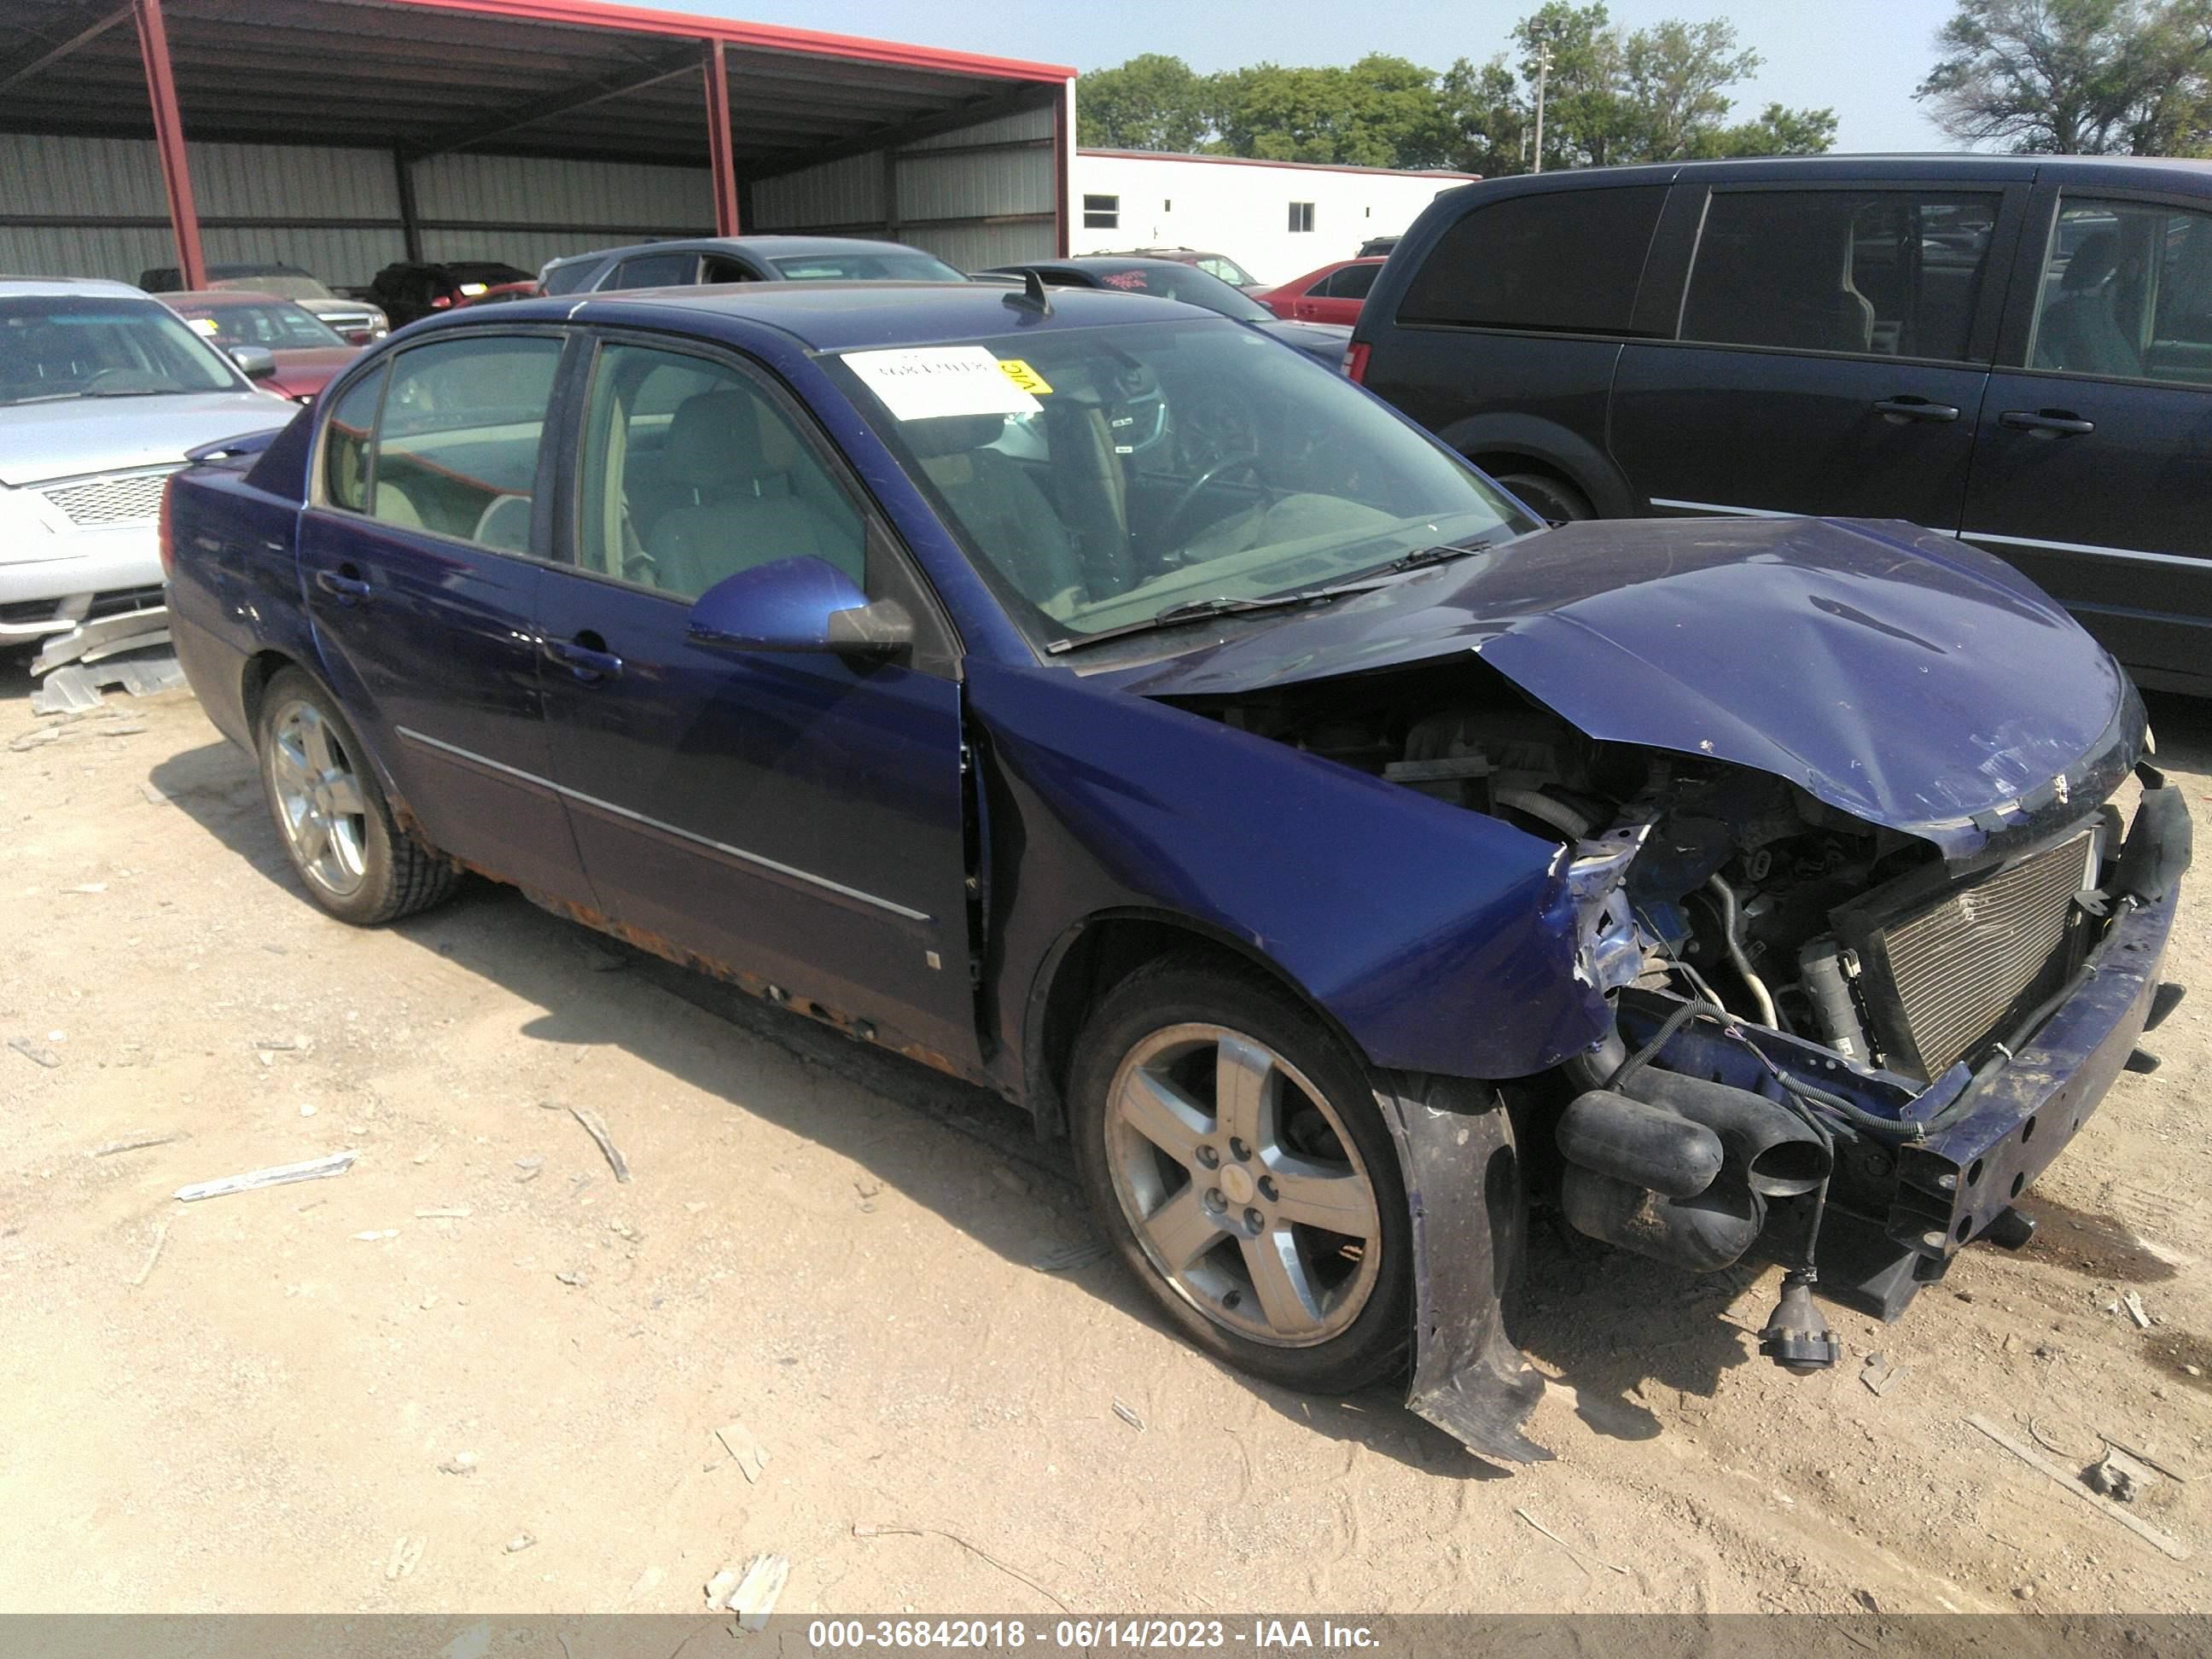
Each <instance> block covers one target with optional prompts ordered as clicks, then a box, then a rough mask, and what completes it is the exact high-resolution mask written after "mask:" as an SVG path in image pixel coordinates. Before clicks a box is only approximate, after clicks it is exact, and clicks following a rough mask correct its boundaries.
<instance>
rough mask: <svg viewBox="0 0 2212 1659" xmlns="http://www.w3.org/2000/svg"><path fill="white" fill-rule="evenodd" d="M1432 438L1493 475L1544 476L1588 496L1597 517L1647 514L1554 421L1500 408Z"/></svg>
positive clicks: (1595, 454) (1599, 458) (1626, 486)
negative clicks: (1531, 473)
mask: <svg viewBox="0 0 2212 1659" xmlns="http://www.w3.org/2000/svg"><path fill="white" fill-rule="evenodd" d="M1437 437H1439V438H1441V439H1442V440H1443V441H1444V442H1446V443H1447V444H1449V445H1450V446H1451V447H1453V448H1454V449H1455V450H1457V451H1458V452H1459V453H1461V454H1462V455H1464V456H1466V457H1467V459H1468V460H1470V461H1472V462H1473V463H1474V465H1476V466H1478V467H1480V469H1481V470H1482V471H1484V472H1486V473H1487V474H1489V475H1490V476H1491V477H1497V476H1498V474H1499V473H1501V472H1520V471H1536V472H1548V473H1550V474H1551V475H1553V477H1556V478H1558V479H1559V481H1560V482H1561V483H1568V484H1571V485H1573V486H1574V487H1575V488H1576V489H1578V490H1580V491H1581V492H1582V493H1583V495H1587V496H1589V501H1590V505H1591V506H1593V507H1595V508H1596V509H1597V510H1598V512H1599V513H1600V514H1601V516H1602V517H1605V518H1608V519H1626V518H1634V517H1636V516H1638V514H1640V513H1644V512H1645V511H1647V510H1648V509H1647V508H1646V507H1645V505H1644V501H1643V499H1642V498H1641V497H1640V496H1639V495H1638V494H1637V492H1636V490H1635V489H1634V488H1633V487H1632V485H1631V484H1630V483H1629V482H1628V479H1627V478H1626V476H1625V475H1624V474H1623V473H1622V472H1621V471H1620V468H1619V467H1618V466H1616V465H1613V459H1612V458H1611V457H1610V456H1608V455H1607V454H1606V453H1605V452H1604V451H1602V450H1601V449H1600V448H1599V447H1597V446H1596V445H1595V444H1593V443H1591V442H1590V441H1589V440H1588V439H1587V438H1584V437H1583V436H1581V435H1579V434H1577V433H1576V432H1574V431H1572V430H1571V429H1570V428H1567V427H1565V426H1561V425H1560V424H1559V423H1558V422H1554V421H1547V420H1545V419H1542V418H1541V417H1540V416H1533V415H1522V414H1516V413H1515V412H1512V411H1510V410H1500V411H1498V412H1496V413H1492V414H1487V415H1475V416H1469V417H1468V419H1466V420H1463V421H1455V422H1452V423H1451V424H1450V425H1449V426H1447V427H1444V428H1442V429H1441V430H1439V431H1438V432H1437Z"/></svg>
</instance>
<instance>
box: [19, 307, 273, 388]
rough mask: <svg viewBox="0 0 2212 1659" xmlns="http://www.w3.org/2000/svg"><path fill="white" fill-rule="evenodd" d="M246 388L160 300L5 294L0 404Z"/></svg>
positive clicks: (226, 363)
mask: <svg viewBox="0 0 2212 1659" xmlns="http://www.w3.org/2000/svg"><path fill="white" fill-rule="evenodd" d="M239 389H240V381H239V378H238V374H237V372H236V371H235V370H234V369H233V368H231V367H230V364H229V362H228V361H227V360H226V359H225V358H223V357H222V355H221V354H219V353H218V352H217V351H216V349H215V348H214V347H213V346H211V345H210V344H209V343H207V342H206V341H205V340H204V339H202V338H201V337H199V336H198V335H197V334H195V333H194V332H193V331H191V327H190V326H189V325H187V324H186V323H185V319H183V318H181V317H179V316H178V315H177V314H176V313H174V312H173V311H171V310H170V309H169V308H168V307H167V306H165V305H161V304H160V303H158V302H157V301H152V300H143V299H142V300H115V299H107V298H103V297H96V296H89V295H88V296H86V297H83V298H79V297H77V296H76V295H21V296H20V297H15V298H9V299H0V406H4V405H6V404H31V403H61V402H66V401H69V400H71V399H74V398H155V397H161V396H165V395H167V394H171V393H176V392H235V391H237V390H239Z"/></svg>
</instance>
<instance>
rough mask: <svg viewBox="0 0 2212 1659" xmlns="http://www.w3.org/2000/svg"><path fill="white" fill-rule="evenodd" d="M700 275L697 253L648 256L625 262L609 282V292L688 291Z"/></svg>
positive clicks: (616, 268) (652, 254) (619, 265)
mask: <svg viewBox="0 0 2212 1659" xmlns="http://www.w3.org/2000/svg"><path fill="white" fill-rule="evenodd" d="M698 275H699V256H698V255H697V254H696V253H647V254H643V255H641V256H640V257H639V258H635V259H625V260H623V262H622V263H621V264H618V265H617V266H616V267H615V274H614V275H613V276H610V277H608V278H607V281H606V286H607V287H609V288H686V287H689V286H690V284H691V283H693V282H694V281H696V279H697V277H698Z"/></svg>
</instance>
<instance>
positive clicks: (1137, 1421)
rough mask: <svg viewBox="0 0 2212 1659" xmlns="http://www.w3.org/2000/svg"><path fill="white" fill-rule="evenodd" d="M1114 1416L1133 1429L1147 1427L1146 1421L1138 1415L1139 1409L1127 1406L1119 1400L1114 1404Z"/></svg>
mask: <svg viewBox="0 0 2212 1659" xmlns="http://www.w3.org/2000/svg"><path fill="white" fill-rule="evenodd" d="M1114 1415H1115V1416H1116V1417H1118V1418H1120V1419H1121V1420H1122V1421H1123V1422H1124V1423H1127V1425H1129V1426H1130V1427H1131V1428H1133V1429H1141V1428H1143V1427H1144V1426H1145V1419H1143V1418H1141V1417H1139V1416H1138V1415H1137V1408H1136V1407H1133V1406H1125V1405H1123V1404H1122V1403H1121V1401H1118V1400H1117V1401H1115V1402H1114Z"/></svg>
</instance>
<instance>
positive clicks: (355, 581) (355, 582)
mask: <svg viewBox="0 0 2212 1659" xmlns="http://www.w3.org/2000/svg"><path fill="white" fill-rule="evenodd" d="M315 586H318V587H319V588H321V589H322V590H323V592H325V593H330V594H333V595H335V596H336V597H337V600H338V602H339V603H340V604H342V605H351V604H353V603H354V602H355V601H356V599H367V598H368V595H369V586H368V583H367V582H365V581H363V580H362V579H361V578H360V577H358V576H356V575H354V574H351V568H350V567H345V568H340V569H337V570H318V571H317V572H315Z"/></svg>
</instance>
